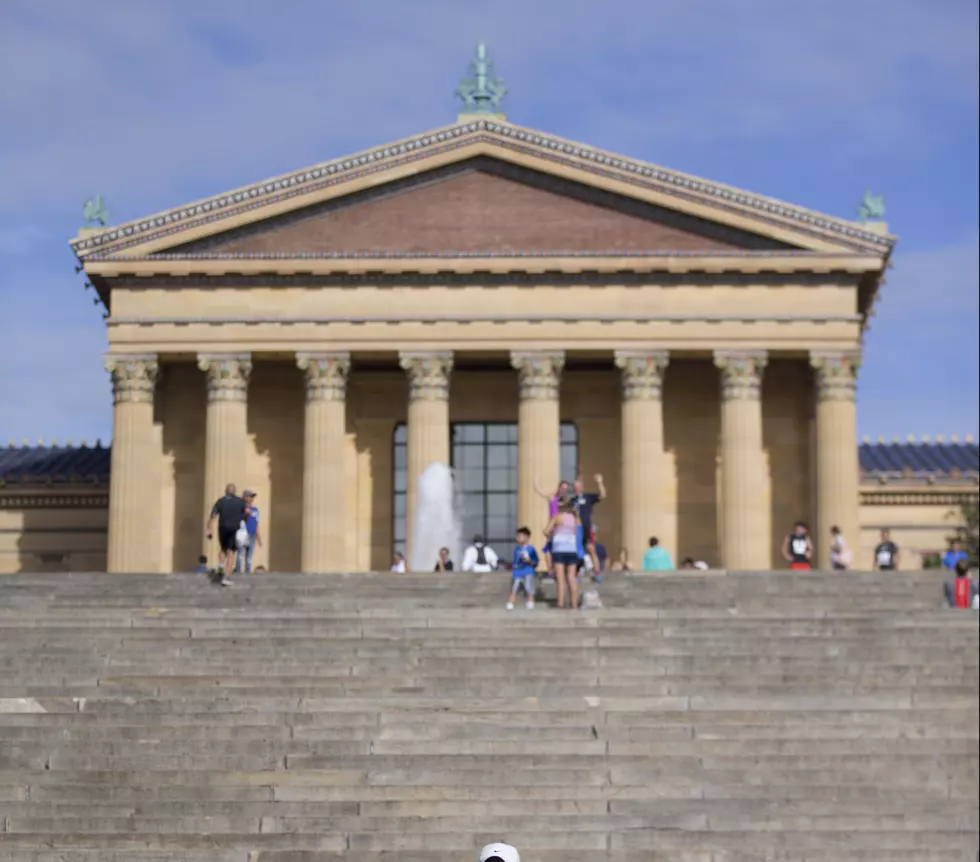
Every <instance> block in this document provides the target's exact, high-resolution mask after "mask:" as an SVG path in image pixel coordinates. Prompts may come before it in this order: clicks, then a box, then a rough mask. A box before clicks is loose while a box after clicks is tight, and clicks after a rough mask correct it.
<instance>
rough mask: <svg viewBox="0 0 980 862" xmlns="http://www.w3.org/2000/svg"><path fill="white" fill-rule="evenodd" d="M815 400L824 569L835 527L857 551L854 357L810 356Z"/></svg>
mask: <svg viewBox="0 0 980 862" xmlns="http://www.w3.org/2000/svg"><path fill="white" fill-rule="evenodd" d="M810 364H811V365H812V366H813V368H814V371H815V372H816V375H815V377H816V381H815V382H816V390H817V391H816V397H817V531H816V533H815V535H816V537H817V540H816V546H817V548H816V550H817V563H818V565H819V566H820V568H822V569H829V568H830V566H831V563H830V528H831V527H833V526H837V527H840V530H841V534H842V535H843V536H844V539H845V541H847V542H848V543H849V546H850V547H851V549H852V550H857V549H858V548H859V546H860V538H861V537H860V535H859V533H860V525H859V519H858V506H859V500H858V495H859V493H860V492H859V487H858V484H859V467H858V451H857V410H856V407H855V402H854V394H855V393H854V390H855V383H856V375H857V369H858V364H859V357H858V354H857V353H856V352H854V353H851V352H840V353H811V354H810Z"/></svg>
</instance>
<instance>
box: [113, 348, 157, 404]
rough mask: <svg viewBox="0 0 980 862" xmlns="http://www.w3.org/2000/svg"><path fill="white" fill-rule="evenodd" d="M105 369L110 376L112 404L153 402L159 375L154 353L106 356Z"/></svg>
mask: <svg viewBox="0 0 980 862" xmlns="http://www.w3.org/2000/svg"><path fill="white" fill-rule="evenodd" d="M105 370H106V371H108V372H109V374H110V376H111V378H112V403H113V404H122V403H130V404H147V403H150V404H152V403H153V392H154V390H155V389H156V384H157V380H158V379H159V377H160V365H159V362H158V361H157V357H156V355H155V354H146V355H140V356H113V355H110V356H107V357H106V358H105Z"/></svg>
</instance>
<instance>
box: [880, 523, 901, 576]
mask: <svg viewBox="0 0 980 862" xmlns="http://www.w3.org/2000/svg"><path fill="white" fill-rule="evenodd" d="M875 568H876V569H877V570H878V571H881V572H890V571H893V570H894V569H897V568H898V545H896V544H895V543H894V542H893V541H892V534H891V533H890V532H889V531H888V530H882V531H881V541H880V542H879V543H878V547H876V548H875Z"/></svg>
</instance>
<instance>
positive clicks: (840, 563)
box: [830, 527, 851, 572]
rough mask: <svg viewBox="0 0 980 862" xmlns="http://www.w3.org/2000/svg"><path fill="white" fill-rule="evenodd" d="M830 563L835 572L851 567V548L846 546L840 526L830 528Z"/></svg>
mask: <svg viewBox="0 0 980 862" xmlns="http://www.w3.org/2000/svg"><path fill="white" fill-rule="evenodd" d="M830 565H831V566H833V568H834V571H836V572H843V571H846V570H847V569H849V568H850V567H851V549H850V548H849V547H847V542H846V541H845V540H844V536H843V535H842V534H841V531H840V527H831V528H830Z"/></svg>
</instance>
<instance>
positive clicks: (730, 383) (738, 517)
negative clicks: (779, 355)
mask: <svg viewBox="0 0 980 862" xmlns="http://www.w3.org/2000/svg"><path fill="white" fill-rule="evenodd" d="M766 362H767V355H766V353H765V352H764V351H758V352H735V351H732V352H728V351H720V352H716V353H715V365H716V366H717V367H718V368H719V370H720V371H721V505H722V512H721V518H722V543H721V544H722V564H723V565H724V566H725V567H726V568H728V569H735V570H745V569H756V570H763V569H769V568H771V567H772V559H771V557H772V553H771V547H770V546H771V544H772V540H771V536H770V535H769V512H768V511H767V508H768V503H767V501H768V494H767V493H766V475H765V462H764V460H763V452H762V372H763V370H764V369H765V367H766Z"/></svg>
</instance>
